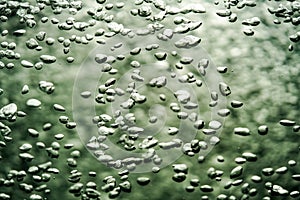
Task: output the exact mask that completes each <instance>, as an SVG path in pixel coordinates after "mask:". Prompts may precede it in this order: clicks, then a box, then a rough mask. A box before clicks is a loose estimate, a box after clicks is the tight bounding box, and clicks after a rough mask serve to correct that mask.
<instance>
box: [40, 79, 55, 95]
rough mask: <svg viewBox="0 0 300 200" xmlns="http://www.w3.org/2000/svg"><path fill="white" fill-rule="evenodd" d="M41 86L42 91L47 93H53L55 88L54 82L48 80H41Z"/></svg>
mask: <svg viewBox="0 0 300 200" xmlns="http://www.w3.org/2000/svg"><path fill="white" fill-rule="evenodd" d="M39 88H40V90H41V91H43V92H45V93H47V94H51V93H53V92H54V90H55V87H54V84H53V83H52V82H47V81H40V82H39Z"/></svg>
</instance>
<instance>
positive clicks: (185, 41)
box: [175, 35, 201, 49]
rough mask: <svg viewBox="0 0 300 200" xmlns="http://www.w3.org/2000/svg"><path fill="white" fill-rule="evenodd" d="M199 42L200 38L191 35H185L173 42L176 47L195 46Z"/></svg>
mask: <svg viewBox="0 0 300 200" xmlns="http://www.w3.org/2000/svg"><path fill="white" fill-rule="evenodd" d="M200 42H201V39H200V38H198V37H195V36H192V35H187V36H185V37H184V38H182V39H180V40H178V41H177V42H175V46H176V47H177V48H187V49H188V48H192V47H195V46H197V45H198V44H199V43H200Z"/></svg>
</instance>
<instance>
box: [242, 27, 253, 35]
mask: <svg viewBox="0 0 300 200" xmlns="http://www.w3.org/2000/svg"><path fill="white" fill-rule="evenodd" d="M243 33H244V34H245V35H246V36H252V35H254V31H253V29H251V28H247V29H244V30H243Z"/></svg>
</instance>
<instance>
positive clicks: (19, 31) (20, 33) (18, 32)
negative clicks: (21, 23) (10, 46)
mask: <svg viewBox="0 0 300 200" xmlns="http://www.w3.org/2000/svg"><path fill="white" fill-rule="evenodd" d="M25 33H26V30H25V29H19V30H16V31H14V32H13V35H15V36H22V35H24V34H25Z"/></svg>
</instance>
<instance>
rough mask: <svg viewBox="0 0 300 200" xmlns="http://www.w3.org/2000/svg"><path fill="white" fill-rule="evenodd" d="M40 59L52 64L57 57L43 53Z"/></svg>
mask: <svg viewBox="0 0 300 200" xmlns="http://www.w3.org/2000/svg"><path fill="white" fill-rule="evenodd" d="M40 59H41V60H42V61H43V62H44V63H46V64H51V63H54V62H56V57H55V56H51V55H41V56H40Z"/></svg>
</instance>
